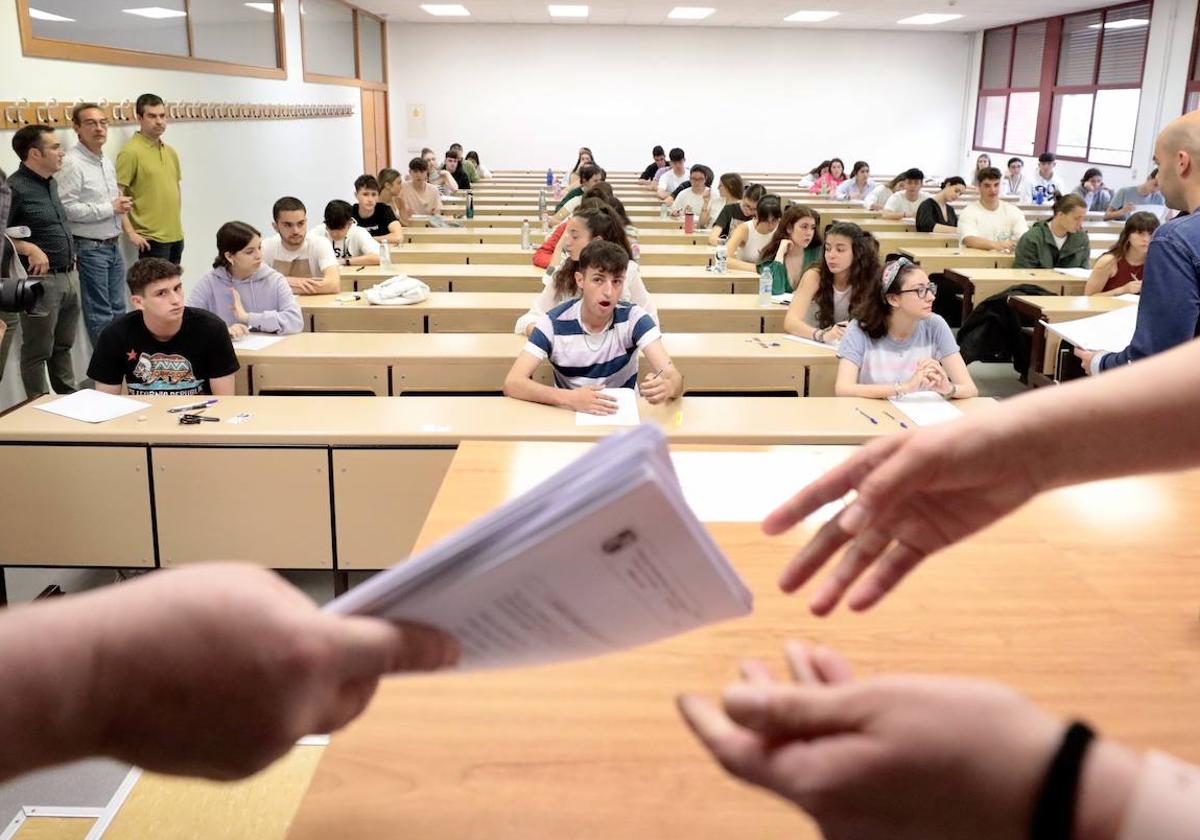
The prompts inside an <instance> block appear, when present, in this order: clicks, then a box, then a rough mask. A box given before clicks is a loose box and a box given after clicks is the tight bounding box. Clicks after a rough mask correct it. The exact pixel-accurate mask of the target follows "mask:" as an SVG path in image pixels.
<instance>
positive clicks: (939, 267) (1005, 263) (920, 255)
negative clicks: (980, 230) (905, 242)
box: [880, 248, 1013, 274]
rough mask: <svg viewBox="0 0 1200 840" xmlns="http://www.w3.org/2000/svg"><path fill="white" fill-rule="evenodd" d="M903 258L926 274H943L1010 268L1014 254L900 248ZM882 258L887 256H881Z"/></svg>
mask: <svg viewBox="0 0 1200 840" xmlns="http://www.w3.org/2000/svg"><path fill="white" fill-rule="evenodd" d="M898 250H899V252H900V254H901V255H902V256H905V257H908V258H909V259H910V260H912V261H913V262H915V263H916V264H917V265H919V266H921V268H922V269H924V270H925V273H926V274H941V273H943V272H944V271H946V269H949V268H1008V267H1010V266H1011V265H1012V261H1013V256H1012V254H1003V253H1001V252H999V251H983V250H979V249H977V248H900V249H898ZM880 256H881V257H883V256H886V254H880Z"/></svg>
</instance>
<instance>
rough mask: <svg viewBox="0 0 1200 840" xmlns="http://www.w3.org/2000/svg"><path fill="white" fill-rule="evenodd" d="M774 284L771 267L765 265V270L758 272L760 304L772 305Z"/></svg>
mask: <svg viewBox="0 0 1200 840" xmlns="http://www.w3.org/2000/svg"><path fill="white" fill-rule="evenodd" d="M773 285H774V284H773V282H772V277H771V269H770V268H769V267H768V266H765V265H764V266H763V270H762V271H760V272H759V273H758V305H759V306H770V305H771V291H772V286H773Z"/></svg>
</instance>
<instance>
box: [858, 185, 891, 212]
mask: <svg viewBox="0 0 1200 840" xmlns="http://www.w3.org/2000/svg"><path fill="white" fill-rule="evenodd" d="M891 197H892V191H891V190H889V189H888V185H887V184H879V185H878V186H877V187H875V189H873V190H871V192H869V193H868V194H867V197H866V198H865V199H863V207H866V208H867V209H868V210H870V209H871V208H872V207H882V206H883V205H885V204H887V202H888V199H889V198H891Z"/></svg>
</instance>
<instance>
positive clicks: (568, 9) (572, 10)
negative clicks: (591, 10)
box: [546, 4, 588, 18]
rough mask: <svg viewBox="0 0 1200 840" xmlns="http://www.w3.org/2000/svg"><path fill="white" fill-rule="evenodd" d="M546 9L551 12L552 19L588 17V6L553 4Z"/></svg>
mask: <svg viewBox="0 0 1200 840" xmlns="http://www.w3.org/2000/svg"><path fill="white" fill-rule="evenodd" d="M546 8H547V9H549V11H550V17H565V18H585V17H587V16H588V7H587V6H555V5H554V4H551V5H549V6H547V7H546Z"/></svg>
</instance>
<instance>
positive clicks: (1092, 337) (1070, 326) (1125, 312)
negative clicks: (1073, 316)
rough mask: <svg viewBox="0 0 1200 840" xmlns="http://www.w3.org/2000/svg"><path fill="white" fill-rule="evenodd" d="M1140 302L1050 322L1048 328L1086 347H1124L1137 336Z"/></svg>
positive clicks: (1086, 348) (1090, 348)
mask: <svg viewBox="0 0 1200 840" xmlns="http://www.w3.org/2000/svg"><path fill="white" fill-rule="evenodd" d="M1137 314H1138V308H1137V306H1136V305H1135V306H1124V307H1122V308H1120V309H1114V310H1112V311H1111V312H1105V313H1103V314H1102V315H1093V316H1092V317H1091V318H1080V319H1079V320H1077V321H1065V322H1063V323H1060V324H1046V329H1047V330H1048V331H1049V332H1052V333H1054V334H1055V335H1057V336H1058V337H1060V338H1062V339H1063V340H1064V341H1069V342H1071V343H1072V344H1074V345H1075V346H1076V347H1079V348H1081V349H1083V350H1111V351H1118V350H1124V349H1125V348H1126V347H1128V346H1129V342H1131V341H1132V340H1133V331H1134V329H1135V328H1136V327H1137Z"/></svg>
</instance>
